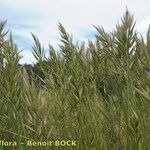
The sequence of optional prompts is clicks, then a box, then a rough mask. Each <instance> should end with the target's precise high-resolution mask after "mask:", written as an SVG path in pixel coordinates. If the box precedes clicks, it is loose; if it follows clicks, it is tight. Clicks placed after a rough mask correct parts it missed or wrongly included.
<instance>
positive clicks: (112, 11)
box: [0, 0, 150, 63]
mask: <svg viewBox="0 0 150 150" xmlns="http://www.w3.org/2000/svg"><path fill="white" fill-rule="evenodd" d="M126 7H128V9H129V11H130V12H131V13H132V14H134V18H135V20H136V23H137V25H136V28H137V30H138V31H139V32H140V33H142V34H143V35H144V33H146V31H147V28H148V26H149V24H150V2H149V0H0V20H7V27H8V28H9V29H10V30H11V31H12V33H13V35H14V39H15V42H16V43H17V44H18V45H19V49H20V50H23V52H22V53H21V54H22V55H23V56H24V57H23V58H22V59H21V61H20V62H21V63H32V62H35V60H34V58H33V56H32V54H31V47H32V42H33V40H32V37H31V32H32V33H34V34H36V35H37V36H38V37H39V39H40V41H41V43H42V44H44V45H45V47H47V45H48V43H50V44H52V45H53V46H54V47H56V49H57V44H58V43H59V40H60V36H59V31H58V22H61V23H62V24H63V25H64V27H65V28H66V29H67V31H69V32H70V33H72V34H73V35H74V38H75V39H78V40H84V41H86V40H87V39H92V38H94V34H95V29H94V28H93V25H102V26H103V27H104V28H105V29H106V31H111V30H112V29H113V28H114V27H115V25H116V23H118V21H119V20H120V17H122V15H123V13H124V12H125V10H126Z"/></svg>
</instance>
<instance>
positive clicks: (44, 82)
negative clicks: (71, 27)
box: [0, 11, 150, 150]
mask: <svg viewBox="0 0 150 150" xmlns="http://www.w3.org/2000/svg"><path fill="white" fill-rule="evenodd" d="M4 27H5V22H3V23H1V24H0V104H1V105H0V140H5V141H17V143H18V145H17V147H11V149H16V150H25V149H26V150H28V149H29V150H30V149H37V150H38V149H43V150H45V149H50V147H29V146H27V145H26V144H21V143H22V142H24V143H25V142H27V141H28V140H35V141H49V140H52V141H54V140H76V141H77V146H76V147H73V146H72V147H70V148H69V149H75V150H149V149H150V29H148V31H147V38H146V40H144V39H143V37H139V36H138V33H137V32H136V31H135V29H134V28H135V23H134V20H133V16H131V15H130V13H129V12H128V11H126V13H125V14H124V16H123V18H122V19H121V23H120V24H118V25H117V26H116V28H115V30H114V31H113V32H111V33H107V32H105V30H104V29H103V28H102V27H99V26H98V27H95V29H96V30H97V34H96V36H95V42H92V41H89V43H88V45H87V46H86V44H85V43H84V42H81V43H80V44H79V43H74V42H73V38H72V36H70V35H69V34H68V33H67V32H66V30H65V29H64V27H63V26H62V24H59V31H60V35H61V44H60V46H59V47H60V51H59V52H57V51H56V50H55V49H54V48H53V47H52V46H51V45H50V46H49V57H47V58H46V57H45V50H44V48H43V46H42V45H41V44H40V41H39V39H38V38H37V37H36V36H35V35H32V36H33V39H34V44H33V47H32V49H33V55H34V57H35V58H36V60H37V64H35V65H34V66H31V65H29V66H27V65H19V60H20V55H19V52H18V48H17V46H16V45H15V44H14V42H13V38H12V35H11V34H10V37H8V33H7V32H5V30H4ZM1 149H7V147H1ZM52 149H68V148H67V147H53V148H52Z"/></svg>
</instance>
